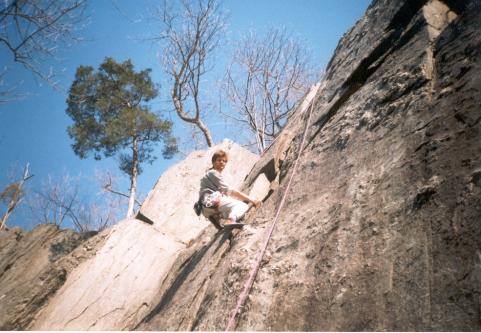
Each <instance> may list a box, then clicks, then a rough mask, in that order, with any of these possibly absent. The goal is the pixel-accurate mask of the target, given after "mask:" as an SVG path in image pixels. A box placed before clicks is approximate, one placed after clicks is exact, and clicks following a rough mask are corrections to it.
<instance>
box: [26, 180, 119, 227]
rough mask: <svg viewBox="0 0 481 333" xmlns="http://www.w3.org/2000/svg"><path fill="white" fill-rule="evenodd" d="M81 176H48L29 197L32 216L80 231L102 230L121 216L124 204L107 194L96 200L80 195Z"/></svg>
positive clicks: (37, 220) (38, 220) (37, 219)
mask: <svg viewBox="0 0 481 333" xmlns="http://www.w3.org/2000/svg"><path fill="white" fill-rule="evenodd" d="M79 188H80V177H79V176H78V177H72V176H70V175H69V174H64V175H63V176H61V177H52V176H50V175H49V176H48V178H47V181H45V182H43V184H42V188H41V189H40V190H37V191H34V194H33V195H32V196H31V197H30V198H29V200H28V205H29V207H30V211H31V213H32V214H31V215H32V218H33V219H34V220H35V222H36V223H44V224H47V223H51V224H56V225H58V226H61V225H65V224H67V223H70V224H71V225H72V226H73V227H74V228H75V229H76V230H77V231H79V232H86V231H91V230H103V229H105V228H106V227H107V226H109V225H111V224H112V223H114V222H115V221H116V219H117V218H118V217H119V213H120V207H121V203H120V201H118V200H111V198H110V197H109V198H107V197H106V196H105V195H103V196H102V199H100V200H98V202H96V203H89V202H85V200H82V199H81V198H80V196H79Z"/></svg>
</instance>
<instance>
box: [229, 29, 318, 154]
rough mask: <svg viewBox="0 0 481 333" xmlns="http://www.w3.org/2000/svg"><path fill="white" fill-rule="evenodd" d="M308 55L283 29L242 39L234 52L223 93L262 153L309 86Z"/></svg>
mask: <svg viewBox="0 0 481 333" xmlns="http://www.w3.org/2000/svg"><path fill="white" fill-rule="evenodd" d="M308 57H309V55H308V53H307V51H306V47H304V46H303V45H302V43H301V41H300V40H299V39H295V38H293V37H292V36H291V35H289V34H288V33H287V32H286V30H285V29H271V30H270V31H269V32H268V33H267V34H266V35H265V36H264V37H259V36H257V35H256V34H254V33H252V32H251V33H250V34H249V35H246V36H245V37H244V38H243V40H242V41H241V42H240V43H239V44H238V47H237V48H236V50H235V51H234V54H233V57H232V61H231V65H230V66H229V68H228V70H227V73H226V76H225V91H226V93H227V97H228V99H229V101H230V102H231V104H232V105H233V107H234V108H235V110H236V111H237V113H239V114H240V115H241V116H242V118H243V119H244V121H243V123H247V124H248V128H249V130H250V131H251V132H252V133H253V134H254V136H255V141H256V145H257V150H258V152H259V153H262V152H263V151H264V149H265V148H266V147H267V146H268V145H269V144H270V143H271V142H272V141H273V140H274V139H275V137H276V135H277V134H278V133H279V131H280V130H281V129H282V127H283V126H284V125H285V123H286V120H287V119H288V117H289V116H290V114H291V113H292V112H293V111H294V109H295V107H296V106H297V101H298V100H299V99H300V97H302V96H303V95H304V94H305V93H306V91H307V90H308V89H309V87H310V86H311V85H312V83H313V74H314V71H312V70H310V68H309V63H308Z"/></svg>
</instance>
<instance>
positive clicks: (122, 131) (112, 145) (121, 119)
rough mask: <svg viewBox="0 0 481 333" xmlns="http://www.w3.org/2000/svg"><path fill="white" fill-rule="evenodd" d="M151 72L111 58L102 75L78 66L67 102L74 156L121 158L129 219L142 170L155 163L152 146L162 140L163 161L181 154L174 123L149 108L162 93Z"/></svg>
mask: <svg viewBox="0 0 481 333" xmlns="http://www.w3.org/2000/svg"><path fill="white" fill-rule="evenodd" d="M150 72H151V70H150V69H145V70H142V71H140V72H136V71H135V70H134V66H133V64H132V62H131V61H130V60H127V61H125V62H123V63H117V62H116V61H115V60H114V59H112V58H106V59H105V61H104V62H103V63H102V64H101V65H100V66H99V68H98V70H97V71H95V70H94V68H93V67H91V66H79V67H78V68H77V72H76V74H75V80H74V82H73V83H72V86H71V87H70V91H69V97H68V99H67V104H68V107H67V110H66V112H67V114H68V115H69V116H70V117H71V118H72V120H73V121H74V124H73V125H72V126H69V127H68V129H67V130H68V134H69V136H70V137H71V138H72V139H73V140H74V141H75V142H74V144H73V145H72V148H73V150H74V152H75V154H77V155H78V156H79V157H80V158H87V157H88V154H89V153H90V152H93V154H94V158H95V159H97V160H99V159H101V158H102V155H103V156H104V157H112V156H118V157H119V161H120V163H119V167H120V169H121V170H122V171H123V172H124V173H125V174H127V175H128V176H129V177H130V193H129V206H128V212H127V217H132V215H133V211H134V203H135V197H136V190H137V177H138V175H139V174H140V173H141V172H142V169H141V167H140V166H141V164H142V163H144V162H148V163H152V162H153V161H154V160H155V159H156V156H154V155H153V154H152V153H153V146H154V145H155V144H156V143H158V142H160V141H162V142H163V151H162V155H163V157H164V158H171V157H172V156H173V155H174V154H175V153H176V152H177V142H176V140H175V138H174V137H173V136H172V132H171V130H172V122H170V121H168V120H165V119H163V118H162V117H161V116H160V115H159V114H158V113H153V112H152V111H151V110H150V107H149V105H148V102H150V101H152V100H153V99H154V98H155V97H156V96H157V94H158V92H157V89H156V87H155V85H154V84H153V82H152V79H151V78H150Z"/></svg>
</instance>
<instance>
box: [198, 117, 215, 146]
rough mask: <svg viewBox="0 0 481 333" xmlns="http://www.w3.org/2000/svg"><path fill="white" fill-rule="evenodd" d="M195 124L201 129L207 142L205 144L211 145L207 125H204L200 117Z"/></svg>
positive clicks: (210, 136)
mask: <svg viewBox="0 0 481 333" xmlns="http://www.w3.org/2000/svg"><path fill="white" fill-rule="evenodd" d="M195 124H196V125H197V127H199V129H200V130H201V131H202V134H204V138H205V141H206V142H207V146H209V147H212V146H213V145H214V141H213V140H212V135H211V134H210V131H209V129H208V128H207V126H205V124H204V123H203V122H202V120H200V119H199V120H198V121H197V122H196V123H195Z"/></svg>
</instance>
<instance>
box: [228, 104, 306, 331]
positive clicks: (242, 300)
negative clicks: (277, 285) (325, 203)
mask: <svg viewBox="0 0 481 333" xmlns="http://www.w3.org/2000/svg"><path fill="white" fill-rule="evenodd" d="M313 105H314V98H313V99H312V101H311V107H310V109H309V115H308V118H307V123H306V127H305V128H304V133H303V135H302V141H301V145H300V147H299V153H298V154H297V158H296V161H295V162H294V168H293V171H292V173H291V176H290V177H289V181H288V183H287V187H286V189H285V191H284V194H283V195H282V199H281V202H280V204H279V207H277V211H276V215H275V217H274V220H273V221H272V223H271V225H270V227H269V230H268V232H267V234H266V237H265V239H264V242H263V244H262V247H261V250H260V251H259V253H258V255H257V258H256V261H255V263H254V266H253V267H252V270H251V273H250V275H249V278H248V279H247V281H246V283H245V284H244V289H243V290H242V292H241V294H240V295H239V299H238V300H237V304H236V306H235V308H234V310H233V311H232V313H231V316H230V319H229V322H228V323H227V327H226V329H225V330H226V331H232V330H234V329H235V326H236V316H237V314H238V313H239V314H240V312H241V309H242V307H243V306H244V303H245V301H246V299H247V296H248V295H249V293H250V290H251V288H252V285H253V284H254V280H255V278H256V275H257V272H258V271H259V267H260V264H261V261H262V258H263V257H264V254H265V252H266V250H267V244H268V243H269V240H270V238H271V236H272V232H273V231H274V227H275V226H276V224H277V220H278V219H279V215H280V213H281V209H282V207H283V206H284V202H285V200H286V197H287V193H288V192H289V189H290V187H291V183H292V179H293V178H294V175H295V173H296V170H297V165H298V162H299V159H300V157H301V153H302V150H303V149H304V143H305V141H306V137H307V129H308V128H309V124H310V122H311V115H312V107H313Z"/></svg>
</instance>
